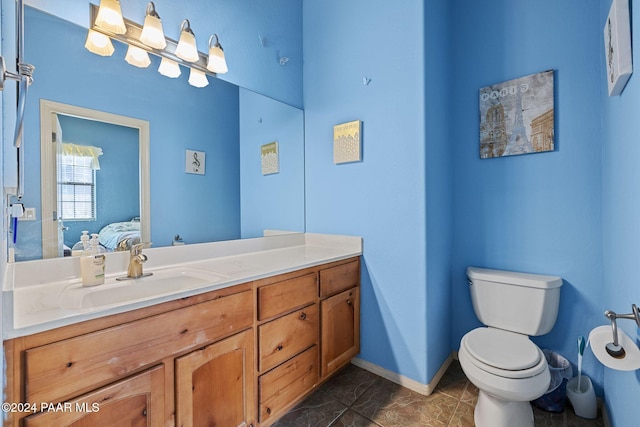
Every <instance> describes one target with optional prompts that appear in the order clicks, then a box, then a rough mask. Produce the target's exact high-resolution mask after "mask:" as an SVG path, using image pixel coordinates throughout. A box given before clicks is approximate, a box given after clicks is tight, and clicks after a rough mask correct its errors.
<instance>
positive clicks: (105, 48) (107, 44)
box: [84, 30, 115, 56]
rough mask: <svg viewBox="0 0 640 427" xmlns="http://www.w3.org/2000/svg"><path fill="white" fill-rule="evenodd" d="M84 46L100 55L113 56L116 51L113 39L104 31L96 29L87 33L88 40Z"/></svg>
mask: <svg viewBox="0 0 640 427" xmlns="http://www.w3.org/2000/svg"><path fill="white" fill-rule="evenodd" d="M84 47H85V48H86V49H87V50H88V51H89V52H92V53H95V54H96V55H100V56H111V55H113V52H115V48H114V47H113V43H111V39H110V38H109V37H107V36H105V35H104V34H102V33H99V32H97V31H94V30H89V33H88V34H87V41H86V42H85V44H84Z"/></svg>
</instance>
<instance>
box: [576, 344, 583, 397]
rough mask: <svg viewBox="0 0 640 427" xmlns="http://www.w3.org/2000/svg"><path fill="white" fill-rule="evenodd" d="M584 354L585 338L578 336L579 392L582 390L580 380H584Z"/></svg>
mask: <svg viewBox="0 0 640 427" xmlns="http://www.w3.org/2000/svg"><path fill="white" fill-rule="evenodd" d="M583 354H584V337H583V336H582V335H578V387H577V388H578V391H579V390H580V380H581V379H582V378H581V377H582V355H583Z"/></svg>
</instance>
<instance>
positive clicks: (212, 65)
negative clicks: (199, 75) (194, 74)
mask: <svg viewBox="0 0 640 427" xmlns="http://www.w3.org/2000/svg"><path fill="white" fill-rule="evenodd" d="M214 37H215V40H216V43H215V44H214V45H213V46H211V42H212V41H213V39H214ZM207 70H209V71H213V72H214V73H216V74H224V73H226V72H227V71H229V68H227V61H225V59H224V49H222V45H221V44H220V40H218V35H217V34H214V35H212V36H211V37H209V59H208V61H207Z"/></svg>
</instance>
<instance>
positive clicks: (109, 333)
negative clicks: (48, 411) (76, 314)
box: [25, 290, 253, 402]
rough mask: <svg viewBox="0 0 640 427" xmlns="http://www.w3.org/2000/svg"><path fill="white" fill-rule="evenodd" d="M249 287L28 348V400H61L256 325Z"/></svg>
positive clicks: (26, 360) (26, 362)
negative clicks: (184, 306) (201, 301)
mask: <svg viewBox="0 0 640 427" xmlns="http://www.w3.org/2000/svg"><path fill="white" fill-rule="evenodd" d="M251 300H252V292H251V291H249V290H247V291H244V292H240V293H237V294H233V295H229V296H226V297H223V298H218V299H214V300H211V301H206V302H203V303H200V304H195V305H193V306H190V307H186V308H183V309H180V310H175V311H170V312H167V313H163V314H159V315H156V316H151V317H147V318H145V319H142V320H138V321H135V322H131V323H125V324H122V325H118V326H114V327H112V328H107V329H104V330H101V331H97V332H94V333H90V334H86V335H81V336H78V337H75V338H70V339H67V340H63V341H59V342H55V343H52V344H47V345H44V346H41V347H35V348H32V349H29V350H26V352H25V368H26V375H25V379H26V387H25V389H26V399H27V401H28V402H57V401H59V400H61V399H65V398H69V397H72V396H74V395H77V394H79V393H82V392H85V391H89V390H92V389H95V388H97V387H99V386H102V385H104V384H107V383H109V382H112V381H114V380H117V379H119V378H123V377H125V376H127V375H129V374H131V373H132V372H135V371H138V370H140V369H142V368H144V367H145V366H149V365H151V364H153V363H156V362H158V361H160V360H162V359H163V358H165V357H167V356H170V355H172V354H176V353H180V352H182V351H186V350H189V349H190V348H193V347H195V346H203V345H205V344H207V343H209V342H212V341H214V340H216V339H218V338H222V337H225V336H228V335H231V334H232V333H234V332H235V331H239V330H242V329H246V328H248V327H250V326H251V325H252V321H253V304H252V301H251Z"/></svg>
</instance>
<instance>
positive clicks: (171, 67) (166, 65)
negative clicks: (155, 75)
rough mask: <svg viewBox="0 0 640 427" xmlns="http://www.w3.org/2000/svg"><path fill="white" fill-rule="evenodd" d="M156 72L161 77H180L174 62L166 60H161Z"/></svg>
mask: <svg viewBox="0 0 640 427" xmlns="http://www.w3.org/2000/svg"><path fill="white" fill-rule="evenodd" d="M158 72H159V73H160V74H162V75H163V76H167V77H171V78H172V79H175V78H176V77H178V76H180V66H179V65H178V63H177V62H175V61H172V60H170V59H167V58H162V61H160V66H159V67H158Z"/></svg>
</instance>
